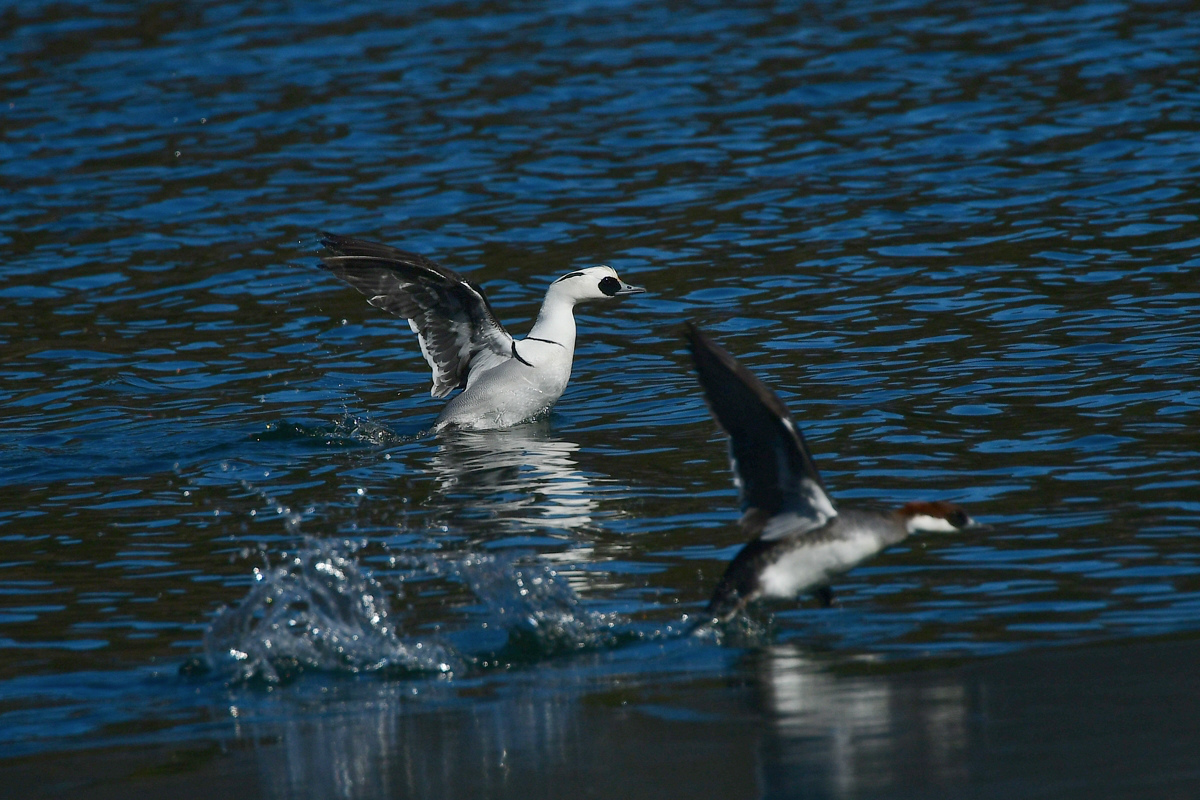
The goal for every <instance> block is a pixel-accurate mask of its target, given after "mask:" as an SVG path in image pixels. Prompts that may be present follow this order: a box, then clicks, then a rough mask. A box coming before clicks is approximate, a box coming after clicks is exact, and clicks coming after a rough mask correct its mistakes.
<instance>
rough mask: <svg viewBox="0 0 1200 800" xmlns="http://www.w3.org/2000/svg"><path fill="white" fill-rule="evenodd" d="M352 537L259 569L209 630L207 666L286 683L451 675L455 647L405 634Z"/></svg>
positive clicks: (313, 544) (315, 545)
mask: <svg viewBox="0 0 1200 800" xmlns="http://www.w3.org/2000/svg"><path fill="white" fill-rule="evenodd" d="M359 547H360V545H359V544H358V543H354V542H351V541H346V540H341V541H319V540H314V539H306V540H305V544H304V546H303V547H302V548H300V549H299V550H297V551H296V552H295V553H293V554H285V556H284V560H283V562H282V563H280V564H278V565H276V566H266V567H263V568H255V570H254V584H253V586H252V587H251V589H250V592H249V593H248V594H247V595H246V597H244V598H243V599H242V601H241V602H240V603H238V604H237V605H236V606H233V607H231V608H225V609H222V610H221V611H220V612H219V613H218V614H217V616H216V618H215V619H213V621H212V623H211V624H210V625H209V626H208V628H207V630H206V631H205V633H204V661H205V662H206V666H207V667H208V668H209V669H211V670H214V671H216V672H217V673H218V674H220V675H222V676H224V677H225V678H226V679H227V680H229V681H230V682H231V683H242V682H264V683H267V684H274V683H279V682H281V681H286V680H287V679H289V678H290V677H292V676H294V675H295V674H298V673H299V672H303V671H306V670H321V671H327V672H337V673H350V674H357V673H385V674H402V675H407V674H412V673H437V674H446V673H451V672H453V671H455V670H456V669H461V667H462V663H463V660H462V659H461V657H459V656H458V655H457V654H456V653H455V652H454V651H453V649H452V648H450V647H448V646H446V645H443V644H440V643H436V642H429V641H423V640H419V639H406V638H403V637H401V635H400V633H399V630H398V625H399V618H398V617H397V615H395V614H394V613H393V611H392V607H391V601H390V598H391V596H392V595H393V594H394V592H393V591H392V590H390V589H388V588H387V587H385V586H383V585H381V584H380V583H379V582H378V581H376V580H375V578H374V577H372V576H371V574H370V573H369V572H368V571H366V570H364V569H363V568H362V567H361V566H360V564H359V562H358V560H357V558H356V557H355V553H356V552H357V550H358V549H359Z"/></svg>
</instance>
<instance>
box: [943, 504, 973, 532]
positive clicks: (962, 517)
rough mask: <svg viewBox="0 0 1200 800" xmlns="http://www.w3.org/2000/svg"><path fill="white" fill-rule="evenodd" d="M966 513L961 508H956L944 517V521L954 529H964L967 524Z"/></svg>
mask: <svg viewBox="0 0 1200 800" xmlns="http://www.w3.org/2000/svg"><path fill="white" fill-rule="evenodd" d="M967 519H968V517H967V512H965V511H963V510H962V509H961V508H956V509H954V510H953V511H951V512H950V513H949V514H948V515H947V516H946V521H947V522H949V523H950V524H951V525H953V526H954V527H956V528H962V527H965V526H966V524H967Z"/></svg>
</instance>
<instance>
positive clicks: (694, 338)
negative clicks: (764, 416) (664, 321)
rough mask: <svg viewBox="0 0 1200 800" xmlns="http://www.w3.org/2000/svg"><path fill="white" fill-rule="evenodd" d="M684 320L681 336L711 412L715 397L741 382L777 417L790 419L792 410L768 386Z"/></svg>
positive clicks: (726, 351) (689, 321)
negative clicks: (688, 350)
mask: <svg viewBox="0 0 1200 800" xmlns="http://www.w3.org/2000/svg"><path fill="white" fill-rule="evenodd" d="M683 324H684V338H685V339H686V340H687V343H688V347H689V349H690V350H691V352H692V363H693V364H694V365H695V367H696V373H697V375H698V377H699V380H700V385H701V387H703V389H704V392H705V395H706V398H707V399H708V401H709V406H710V407H711V408H713V411H714V413H716V412H717V409H716V407H715V406H714V405H713V401H714V400H715V399H716V397H717V396H718V395H720V394H724V393H727V392H728V391H729V390H730V388H731V387H736V386H739V385H740V387H742V388H744V389H746V390H748V391H749V392H750V393H751V394H752V395H754V396H755V397H756V398H757V399H758V401H759V403H761V404H762V406H763V407H764V408H765V409H767V410H768V411H769V412H770V413H771V414H773V415H774V416H776V417H778V418H780V419H788V420H790V419H791V412H789V411H788V408H787V406H786V405H784V403H783V401H782V400H781V399H779V395H777V394H776V393H775V391H774V390H773V389H771V387H769V386H767V385H766V384H765V383H763V382H762V381H761V380H759V379H758V377H757V376H755V375H754V373H752V372H750V370H748V369H746V368H745V367H744V366H742V364H741V363H740V362H739V361H738V360H737V359H736V358H734V357H733V355H732V354H731V353H730V352H729V351H728V350H726V349H725V348H723V347H721V346H720V345H719V344H717V343H716V342H714V341H713V340H712V339H711V338H710V337H709V336H708V334H706V333H704V331H702V330H700V328H699V326H697V325H696V324H695V323H694V322H692V321H691V320H686V321H684V323H683ZM717 417H718V421H719V422H722V424H723V425H724V423H725V421H724V420H721V419H720V414H719V413H718V414H717Z"/></svg>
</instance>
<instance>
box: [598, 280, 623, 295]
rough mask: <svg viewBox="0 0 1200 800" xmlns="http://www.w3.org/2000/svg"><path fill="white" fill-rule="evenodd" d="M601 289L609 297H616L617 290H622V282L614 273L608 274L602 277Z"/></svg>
mask: <svg viewBox="0 0 1200 800" xmlns="http://www.w3.org/2000/svg"><path fill="white" fill-rule="evenodd" d="M600 291H602V292H604V293H605V294H606V295H608V296H609V297H615V296H616V294H617V292H619V291H621V282H620V281H619V280H617V279H616V278H614V277H613V276H612V275H606V276H605V277H603V278H601V279H600Z"/></svg>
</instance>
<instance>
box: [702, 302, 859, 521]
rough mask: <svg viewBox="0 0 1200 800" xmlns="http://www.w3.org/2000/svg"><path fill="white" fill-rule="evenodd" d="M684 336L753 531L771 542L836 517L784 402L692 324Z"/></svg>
mask: <svg viewBox="0 0 1200 800" xmlns="http://www.w3.org/2000/svg"><path fill="white" fill-rule="evenodd" d="M686 336H687V340H688V345H689V347H690V349H691V351H692V359H693V361H694V362H695V364H696V372H697V373H698V374H699V378H700V385H701V386H702V387H703V388H704V393H705V396H706V398H707V400H708V405H709V408H711V409H712V412H713V416H715V417H716V418H717V422H718V423H720V425H721V427H722V428H724V429H725V432H726V433H727V434H729V457H730V461H731V462H732V465H733V474H734V482H735V483H736V484H737V486H738V490H739V491H740V493H741V499H742V511H743V512H744V516H743V517H742V519H743V523H744V525H745V527H746V528H747V529H748V530H749V532H751V533H753V534H755V535H757V536H761V537H762V538H763V539H764V540H770V539H775V538H780V537H783V536H789V535H795V534H797V533H801V532H803V531H806V530H812V529H815V528H818V527H820V526H822V525H824V524H825V523H826V522H828V521H829V520H830V519H832V518H833V517H835V516H837V511H836V510H835V509H834V507H833V503H832V502H831V501H830V499H829V496H828V495H827V494H826V493H825V486H824V484H822V482H821V475H820V473H819V472H818V471H817V465H816V464H815V463H813V460H812V456H811V455H809V452H808V445H807V444H806V443H805V441H804V434H803V433H801V432H800V429H799V428H798V427H797V426H796V424H795V423H794V422H793V421H792V417H791V414H789V413H788V410H787V407H786V406H785V405H784V404H783V401H782V400H780V399H779V396H778V395H776V394H775V393H774V392H773V391H771V390H770V389H769V388H767V386H766V385H764V384H763V383H762V382H761V381H760V380H758V378H756V377H754V375H752V374H751V373H750V371H749V370H747V369H746V368H745V367H743V366H742V365H741V364H739V363H738V362H737V360H736V359H734V357H733V356H731V355H730V354H729V353H727V352H726V351H725V350H723V349H722V348H720V347H719V346H717V345H716V344H715V343H713V342H712V340H710V339H709V338H708V337H707V336H705V335H704V334H703V333H701V332H700V330H699V329H697V328H696V326H694V325H692V324H691V323H688V326H687V331H686Z"/></svg>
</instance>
